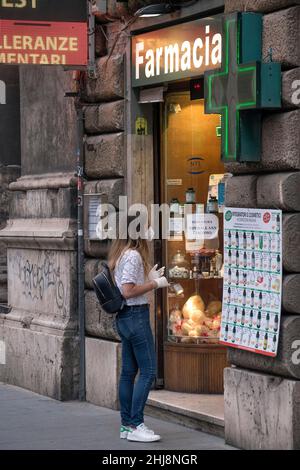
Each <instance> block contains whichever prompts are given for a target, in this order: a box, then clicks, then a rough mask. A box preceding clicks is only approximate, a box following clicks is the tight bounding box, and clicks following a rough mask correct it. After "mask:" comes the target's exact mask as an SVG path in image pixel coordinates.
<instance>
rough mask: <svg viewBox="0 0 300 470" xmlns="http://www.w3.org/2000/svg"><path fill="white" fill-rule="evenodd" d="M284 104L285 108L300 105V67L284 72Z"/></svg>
mask: <svg viewBox="0 0 300 470" xmlns="http://www.w3.org/2000/svg"><path fill="white" fill-rule="evenodd" d="M282 104H283V106H284V107H285V108H297V107H298V108H299V107H300V67H297V68H295V69H292V70H287V71H286V72H283V74H282Z"/></svg>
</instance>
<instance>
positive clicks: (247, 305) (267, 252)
mask: <svg viewBox="0 0 300 470" xmlns="http://www.w3.org/2000/svg"><path fill="white" fill-rule="evenodd" d="M281 292H282V211H280V210H267V209H238V208H228V207H227V208H226V209H225V210H224V287H223V308H222V325H221V335H220V343H221V344H224V345H226V346H231V347H235V348H239V349H245V350H247V351H252V352H256V353H258V354H264V355H266V356H273V357H275V356H276V354H277V347H278V334H279V327H280V316H281Z"/></svg>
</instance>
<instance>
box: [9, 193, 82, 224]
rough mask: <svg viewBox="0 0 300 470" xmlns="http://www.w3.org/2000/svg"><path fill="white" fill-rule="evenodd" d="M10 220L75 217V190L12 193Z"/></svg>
mask: <svg viewBox="0 0 300 470" xmlns="http://www.w3.org/2000/svg"><path fill="white" fill-rule="evenodd" d="M9 216H10V219H17V218H20V219H28V218H33V219H38V218H41V219H43V218H54V217H57V218H71V219H75V218H76V217H77V189H76V188H60V189H34V190H29V191H12V192H11V202H10V211H9Z"/></svg>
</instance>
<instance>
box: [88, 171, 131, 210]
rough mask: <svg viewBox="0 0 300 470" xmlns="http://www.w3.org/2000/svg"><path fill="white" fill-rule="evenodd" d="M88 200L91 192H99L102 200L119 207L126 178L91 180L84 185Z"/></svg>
mask: <svg viewBox="0 0 300 470" xmlns="http://www.w3.org/2000/svg"><path fill="white" fill-rule="evenodd" d="M84 192H85V194H86V198H85V200H86V202H88V200H89V196H88V195H89V194H91V195H97V194H99V197H100V201H102V202H103V203H107V204H111V205H113V206H114V207H116V208H118V207H119V197H120V196H122V195H124V179H123V178H116V179H107V180H101V181H89V182H87V183H85V185H84Z"/></svg>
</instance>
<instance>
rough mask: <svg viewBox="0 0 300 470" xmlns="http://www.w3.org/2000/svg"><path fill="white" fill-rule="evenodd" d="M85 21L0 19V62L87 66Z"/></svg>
mask: <svg viewBox="0 0 300 470" xmlns="http://www.w3.org/2000/svg"><path fill="white" fill-rule="evenodd" d="M87 38H88V31H87V23H86V22H84V23H81V22H74V23H73V22H45V21H17V20H0V64H36V65H87V63H88V43H87Z"/></svg>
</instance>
